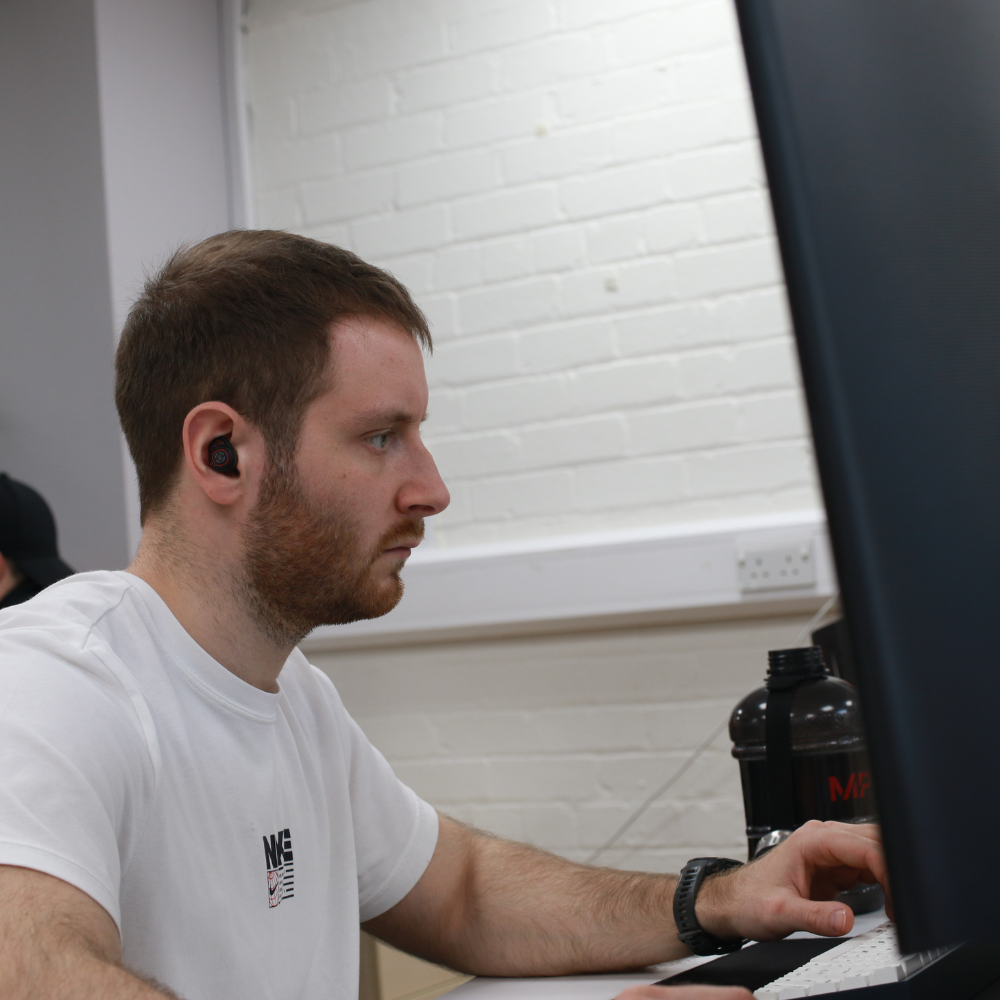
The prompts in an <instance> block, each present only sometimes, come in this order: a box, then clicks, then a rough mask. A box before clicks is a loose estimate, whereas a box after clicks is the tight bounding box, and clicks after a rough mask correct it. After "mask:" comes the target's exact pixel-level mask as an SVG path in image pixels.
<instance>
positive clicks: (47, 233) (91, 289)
mask: <svg viewBox="0 0 1000 1000" xmlns="http://www.w3.org/2000/svg"><path fill="white" fill-rule="evenodd" d="M112 348H113V323H112V314H111V297H110V281H109V272H108V258H107V233H106V225H105V202H104V181H103V175H102V164H101V135H100V104H99V96H98V73H97V56H96V47H95V35H94V16H93V6H92V3H91V2H90V0H31V2H30V3H13V2H4V3H0V469H3V470H5V471H7V472H9V473H10V474H11V475H12V476H14V477H15V478H18V479H22V480H24V481H26V482H28V483H31V484H32V485H33V486H35V487H36V488H37V489H38V490H40V491H41V493H42V494H43V495H45V496H46V498H47V499H48V500H49V502H50V504H51V505H52V507H53V510H54V511H55V515H56V520H57V523H58V525H59V531H60V540H61V548H62V552H63V556H64V558H65V559H66V560H67V561H68V562H69V563H70V564H71V565H73V566H74V567H76V568H77V569H80V570H85V569H94V568H98V567H107V568H115V567H120V566H122V565H124V563H125V561H126V557H127V543H126V530H125V497H124V489H123V483H124V479H123V471H122V455H121V447H120V443H119V433H118V422H117V419H116V416H115V412H114V405H113V400H112V367H111V365H112Z"/></svg>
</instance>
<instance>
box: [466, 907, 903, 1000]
mask: <svg viewBox="0 0 1000 1000" xmlns="http://www.w3.org/2000/svg"><path fill="white" fill-rule="evenodd" d="M885 919H886V916H885V910H879V911H877V912H876V913H866V914H865V915H864V916H861V917H858V918H857V919H856V920H855V921H854V927H853V929H852V930H851V933H850V934H849V935H848V937H853V936H854V935H855V934H863V933H864V932H865V931H870V930H871V929H872V928H873V927H876V926H878V924H881V923H882V922H883V921H884V920H885ZM791 937H796V938H811V937H816V935H815V934H806V933H805V932H799V933H797V934H792V935H791ZM713 957H714V956H709V957H707V958H696V957H694V956H691V957H688V958H681V959H678V960H677V961H676V962H664V963H663V964H662V965H651V966H650V967H649V968H648V969H643V970H642V971H641V972H614V973H610V974H607V975H593V976H549V977H547V978H543V979H487V978H485V977H480V978H478V979H472V980H470V981H469V982H467V983H463V984H462V985H461V986H459V987H457V988H456V989H454V990H452V991H451V992H450V993H448V994H447V996H448V998H449V1000H452V998H454V1000H612V997H616V996H617V995H618V994H619V993H621V991H622V990H624V989H625V988H626V987H628V986H642V985H645V984H648V983H655V982H659V980H661V979H666V977H667V976H670V975H674V974H676V973H678V972H683V971H684V970H685V969H691V968H694V967H695V966H696V965H701V964H702V963H703V962H710V961H711V960H712V958H713Z"/></svg>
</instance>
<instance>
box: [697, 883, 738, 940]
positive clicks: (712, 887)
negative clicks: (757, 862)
mask: <svg viewBox="0 0 1000 1000" xmlns="http://www.w3.org/2000/svg"><path fill="white" fill-rule="evenodd" d="M737 871H738V869H736V868H731V869H729V870H728V871H721V872H715V873H713V874H712V875H708V876H706V877H705V880H704V881H703V882H702V884H701V890H700V891H699V893H698V895H697V897H696V898H695V903H694V912H695V917H696V918H697V920H698V923H699V924H700V925H701V927H702V928H703V929H704V930H705V931H706V932H707V933H709V934H711V935H713V936H714V937H717V938H722V939H724V940H725V939H729V938H737V937H742V934H740V932H739V931H738V930H736V928H735V927H734V926H733V919H732V916H733V892H732V890H733V888H734V886H735V882H734V881H733V877H734V876H735V875H736V872H737Z"/></svg>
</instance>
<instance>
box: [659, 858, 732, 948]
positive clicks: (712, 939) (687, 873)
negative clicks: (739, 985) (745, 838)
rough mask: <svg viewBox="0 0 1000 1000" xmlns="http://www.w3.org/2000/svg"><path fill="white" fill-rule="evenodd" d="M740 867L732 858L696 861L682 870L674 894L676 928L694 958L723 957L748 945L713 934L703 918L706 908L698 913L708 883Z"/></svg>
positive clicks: (690, 862)
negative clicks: (700, 898) (714, 877)
mask: <svg viewBox="0 0 1000 1000" xmlns="http://www.w3.org/2000/svg"><path fill="white" fill-rule="evenodd" d="M739 867H741V863H740V862H739V861H733V860H732V859H731V858H693V859H692V860H691V861H689V862H688V863H687V864H686V865H685V866H684V868H683V869H682V870H681V874H680V879H679V880H678V883H677V889H676V891H675V893H674V924H675V925H676V927H677V937H678V939H679V940H680V941H681V943H682V944H684V945H685V946H686V947H687V948H689V949H690V950H691V951H692V952H693V953H694V954H695V955H723V954H726V953H727V952H730V951H736V950H737V949H739V948H742V947H743V945H744V944H745V943H746V942H745V941H744V940H743V938H742V937H729V938H724V937H722V936H720V935H718V934H715V933H713V932H712V930H710V929H709V928H708V927H706V926H705V925H704V923H703V921H702V919H701V918H700V913H701V912H703V910H704V908H703V907H702V908H698V909H696V906H697V902H698V897H699V895H700V893H701V889H702V887H703V885H704V883H705V881H706V880H707V879H710V878H711V876H712V875H713V874H715V873H717V872H722V871H726V870H728V869H732V868H739ZM711 910H712V907H711V906H710V907H709V911H710V912H711Z"/></svg>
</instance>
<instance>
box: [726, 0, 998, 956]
mask: <svg viewBox="0 0 1000 1000" xmlns="http://www.w3.org/2000/svg"><path fill="white" fill-rule="evenodd" d="M737 7H738V11H739V17H740V27H741V31H742V34H743V44H744V49H745V52H746V57H747V64H748V67H749V71H750V80H751V86H752V89H753V95H754V102H755V106H756V110H757V118H758V122H759V125H760V132H761V140H762V143H763V149H764V158H765V162H766V164H767V173H768V179H769V183H770V186H771V193H772V199H773V204H774V210H775V217H776V222H777V228H778V235H779V240H780V244H781V251H782V257H783V260H784V265H785V272H786V278H787V281H788V289H789V298H790V301H791V306H792V315H793V318H794V324H795V334H796V339H797V342H798V348H799V356H800V359H801V364H802V371H803V378H804V382H805V388H806V395H807V398H808V403H809V411H810V417H811V421H812V427H813V434H814V437H815V442H816V451H817V456H818V460H819V468H820V477H821V480H822V486H823V493H824V497H825V500H826V505H827V511H828V516H829V520H830V530H831V537H832V540H833V546H834V552H835V556H836V561H837V570H838V576H839V578H840V584H841V590H842V595H843V602H844V607H845V612H846V616H847V620H848V623H849V629H850V634H851V639H852V646H853V652H854V658H855V660H856V669H857V674H858V682H859V687H860V693H861V700H862V704H863V706H864V708H865V716H866V726H867V730H868V738H869V742H870V747H871V753H872V763H873V770H874V779H875V786H876V792H877V796H878V801H879V810H880V814H881V818H882V824H883V832H884V837H885V843H886V851H887V855H888V860H889V872H890V880H891V883H892V889H893V894H894V897H895V900H896V907H897V920H898V924H899V932H900V935H901V938H902V943H903V945H904V947H906V948H907V949H908V950H911V949H916V948H928V947H933V946H938V945H944V944H947V943H950V942H954V941H957V940H961V939H968V938H975V937H981V936H986V935H988V934H995V933H996V932H998V931H1000V906H998V905H997V900H998V899H1000V652H998V646H997V634H998V631H1000V2H997V0H949V2H947V3H942V2H941V0H737Z"/></svg>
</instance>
